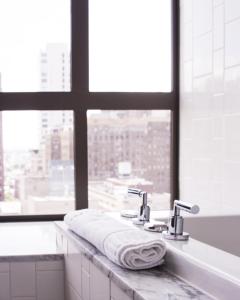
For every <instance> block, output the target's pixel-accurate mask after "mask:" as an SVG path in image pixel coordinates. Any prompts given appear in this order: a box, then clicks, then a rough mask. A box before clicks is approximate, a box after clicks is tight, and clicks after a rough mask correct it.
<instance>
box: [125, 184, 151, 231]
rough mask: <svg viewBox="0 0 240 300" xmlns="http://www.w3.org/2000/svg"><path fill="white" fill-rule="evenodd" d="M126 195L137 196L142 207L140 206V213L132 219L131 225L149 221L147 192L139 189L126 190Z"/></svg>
mask: <svg viewBox="0 0 240 300" xmlns="http://www.w3.org/2000/svg"><path fill="white" fill-rule="evenodd" d="M128 194H134V195H138V196H139V197H141V198H142V205H141V206H140V212H139V215H138V217H137V218H135V219H133V223H134V224H136V225H141V224H144V223H146V222H149V220H150V207H149V206H148V205H147V192H144V191H142V190H139V189H132V188H129V189H128Z"/></svg>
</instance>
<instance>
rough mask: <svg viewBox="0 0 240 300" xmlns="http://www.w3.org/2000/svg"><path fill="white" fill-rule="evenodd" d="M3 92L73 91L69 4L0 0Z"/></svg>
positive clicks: (57, 0) (49, 0)
mask: <svg viewBox="0 0 240 300" xmlns="http://www.w3.org/2000/svg"><path fill="white" fill-rule="evenodd" d="M0 36H1V39H0V74H1V78H2V80H1V81H2V91H4V92H30V91H69V90H70V0H35V1H33V0H21V1H19V0H11V1H9V0H0Z"/></svg>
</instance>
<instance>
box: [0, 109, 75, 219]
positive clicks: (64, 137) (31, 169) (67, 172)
mask: <svg viewBox="0 0 240 300" xmlns="http://www.w3.org/2000/svg"><path fill="white" fill-rule="evenodd" d="M46 114H47V119H46ZM64 114H65V115H66V118H67V119H68V120H69V119H72V112H71V111H64ZM43 116H44V118H43ZM61 117H62V111H47V112H46V111H3V112H2V113H0V123H1V128H2V131H1V134H2V135H1V136H0V141H1V142H0V145H1V148H0V152H1V154H2V155H1V160H0V168H1V173H2V175H3V176H2V180H1V181H0V188H1V191H2V194H1V201H0V211H1V214H8V215H37V214H42V215H45V214H62V213H66V212H67V211H69V210H73V209H74V198H75V197H74V193H75V191H74V159H73V157H74V155H73V154H74V153H73V124H72V122H69V123H68V125H66V124H65V123H63V122H62V120H61ZM45 122H47V123H48V127H46V126H45ZM69 129H71V130H69Z"/></svg>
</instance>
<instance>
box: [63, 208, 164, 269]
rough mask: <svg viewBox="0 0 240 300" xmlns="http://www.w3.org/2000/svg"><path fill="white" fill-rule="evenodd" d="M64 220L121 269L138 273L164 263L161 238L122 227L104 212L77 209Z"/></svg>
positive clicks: (122, 225)
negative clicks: (137, 271)
mask: <svg viewBox="0 0 240 300" xmlns="http://www.w3.org/2000/svg"><path fill="white" fill-rule="evenodd" d="M64 221H65V222H66V224H67V225H68V226H69V229H71V230H72V231H74V232H75V233H76V234H78V235H79V236H81V237H83V238H84V239H86V240H87V241H89V242H90V243H91V244H93V245H94V246H95V247H96V248H97V249H98V250H100V251H101V252H102V253H103V254H104V255H106V256H107V257H108V258H109V259H110V260H111V261H113V262H114V263H116V264H118V265H120V266H121V267H124V268H128V269H132V270H139V269H148V268H152V267H155V266H158V265H161V264H162V263H163V257H164V255H165V253H166V246H165V243H164V241H163V240H162V239H161V238H157V237H153V236H152V235H151V234H149V233H147V232H144V231H142V230H139V229H137V228H134V227H130V226H128V225H125V224H123V223H121V222H119V221H117V220H115V219H113V218H111V217H109V216H107V215H106V214H104V213H103V212H100V211H97V210H92V209H83V210H77V211H74V212H70V213H68V214H67V215H66V216H65V218H64Z"/></svg>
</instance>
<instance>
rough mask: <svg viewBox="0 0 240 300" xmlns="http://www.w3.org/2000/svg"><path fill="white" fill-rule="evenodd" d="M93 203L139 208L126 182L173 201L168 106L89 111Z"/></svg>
mask: <svg viewBox="0 0 240 300" xmlns="http://www.w3.org/2000/svg"><path fill="white" fill-rule="evenodd" d="M88 168H89V169H88V176H89V182H88V184H89V185H88V188H89V207H91V208H100V209H104V210H108V211H111V210H120V209H136V208H138V207H139V205H140V199H139V198H138V197H136V198H132V197H131V198H130V197H128V196H127V188H128V187H137V188H140V189H143V190H146V191H148V192H149V194H150V196H151V198H150V197H149V198H150V199H149V201H150V202H151V207H152V209H157V210H159V209H169V205H170V111H94V110H89V111H88Z"/></svg>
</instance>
